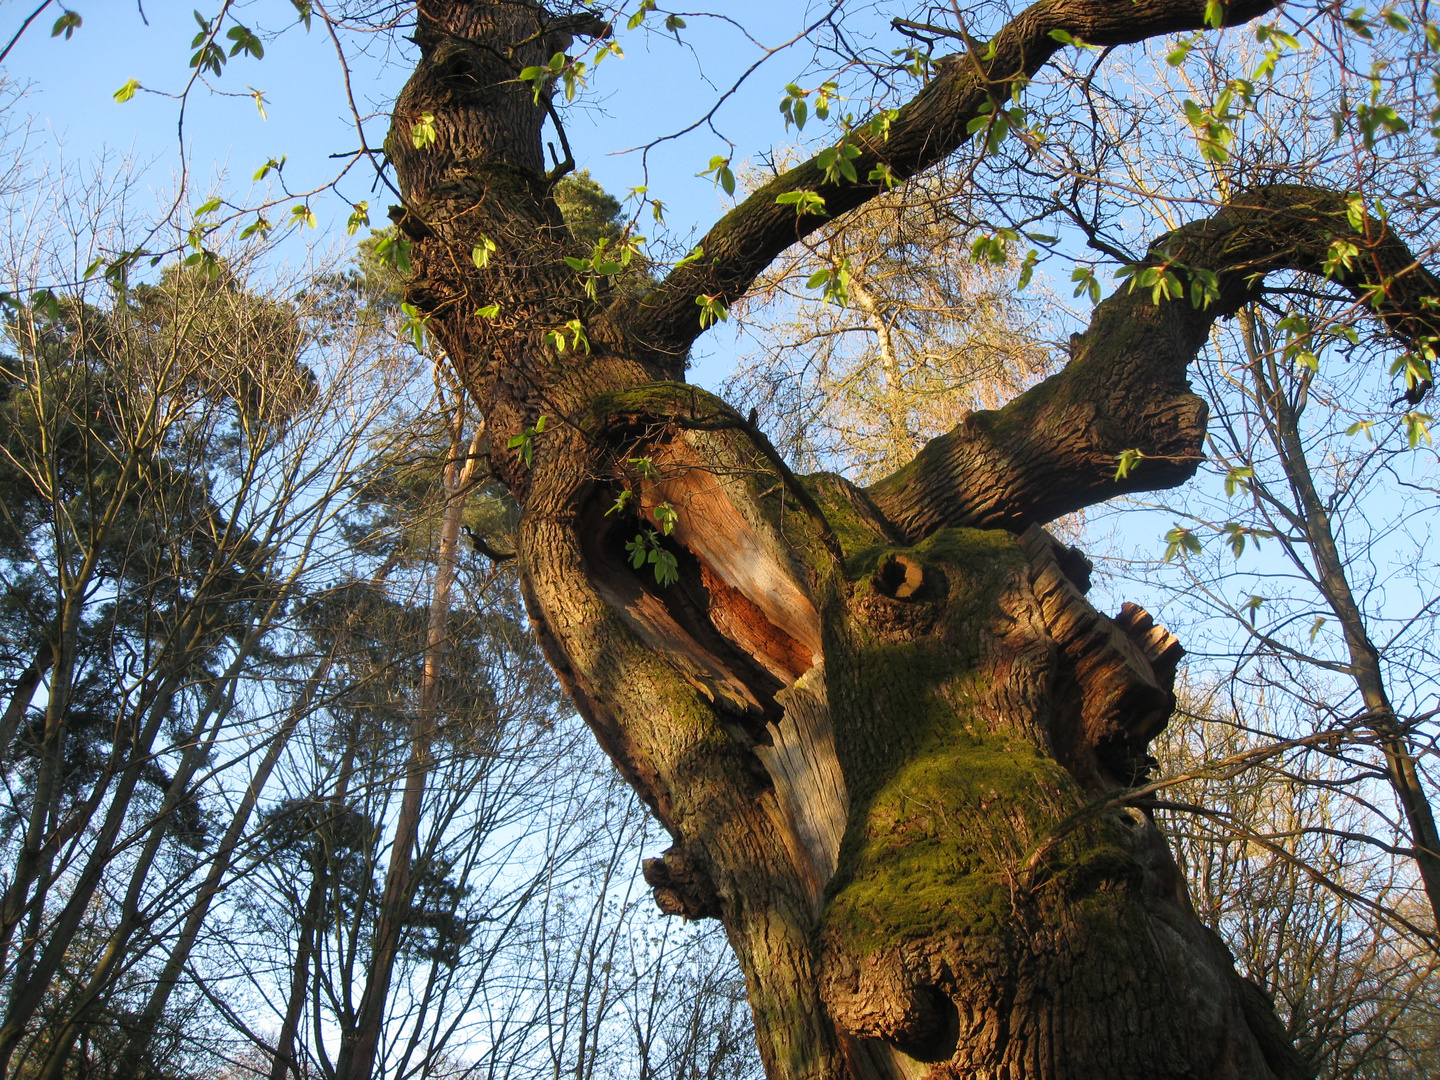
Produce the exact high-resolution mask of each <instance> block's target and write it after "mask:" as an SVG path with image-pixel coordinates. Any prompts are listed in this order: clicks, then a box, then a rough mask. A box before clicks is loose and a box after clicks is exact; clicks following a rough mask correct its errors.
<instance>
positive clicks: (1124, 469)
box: [1115, 450, 1145, 480]
mask: <svg viewBox="0 0 1440 1080" xmlns="http://www.w3.org/2000/svg"><path fill="white" fill-rule="evenodd" d="M1144 458H1145V455H1144V454H1142V453H1141V452H1140V451H1139V450H1122V451H1120V453H1118V454H1116V455H1115V479H1116V480H1124V479H1125V478H1126V477H1127V476H1129V475H1130V472H1131V470H1133V469H1134V468H1135V466H1136V465H1139V464H1140V462H1141V461H1142V460H1144Z"/></svg>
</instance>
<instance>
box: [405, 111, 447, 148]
mask: <svg viewBox="0 0 1440 1080" xmlns="http://www.w3.org/2000/svg"><path fill="white" fill-rule="evenodd" d="M439 138H440V133H439V132H437V131H436V130H435V114H434V113H432V112H423V113H421V114H420V118H419V119H418V120H416V121H415V123H414V124H413V125H412V126H411V128H410V141H411V142H412V143H414V144H415V149H416V150H424V149H425V148H426V147H427V146H434V145H435V142H436V140H437V139H439Z"/></svg>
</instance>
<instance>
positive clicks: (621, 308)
mask: <svg viewBox="0 0 1440 1080" xmlns="http://www.w3.org/2000/svg"><path fill="white" fill-rule="evenodd" d="M1206 6H1207V3H1206V0H1039V2H1038V3H1035V4H1032V5H1031V6H1030V7H1028V8H1026V9H1025V10H1024V11H1022V12H1021V13H1020V14H1019V15H1017V16H1016V17H1015V18H1014V19H1012V20H1011V21H1010V22H1009V23H1007V24H1006V25H1005V27H1004V28H1003V29H1002V30H1001V31H1000V32H999V34H997V35H996V37H995V39H994V40H993V41H992V42H991V43H990V48H989V50H987V52H984V53H982V52H980V51H971V52H969V53H956V54H953V55H951V56H947V57H943V58H942V59H941V60H940V61H939V62H938V64H937V69H938V71H937V74H936V76H935V77H934V78H933V79H932V80H931V81H930V82H929V83H928V84H927V85H926V86H925V88H924V89H923V90H921V91H920V92H919V93H918V94H917V95H915V97H914V98H912V99H911V100H910V102H909V103H907V104H906V105H905V106H904V107H903V108H901V109H900V110H899V113H898V115H897V116H896V117H895V118H894V120H893V121H892V122H891V124H890V127H889V132H888V135H886V136H880V135H871V134H868V133H867V130H866V129H864V128H861V129H857V130H855V131H852V132H851V135H850V141H851V142H852V143H853V144H854V145H855V146H857V147H858V148H859V149H860V151H861V154H860V156H859V157H858V158H855V159H854V161H853V164H854V166H855V170H856V174H857V176H858V177H860V178H861V179H860V180H859V181H858V182H857V183H849V182H846V181H844V180H841V181H840V182H838V183H827V182H826V180H825V171H824V170H823V169H822V168H821V167H820V166H819V165H818V164H816V159H814V158H812V159H811V160H809V161H807V162H805V163H804V164H802V165H800V166H798V167H796V168H794V169H791V170H790V171H789V172H787V173H785V174H784V175H782V176H778V177H776V178H775V179H774V180H772V181H770V183H768V184H766V185H765V186H764V187H762V188H760V189H759V190H757V191H756V192H754V193H753V194H752V195H750V196H749V197H748V198H747V199H745V201H744V202H742V203H741V204H740V205H739V206H737V207H736V208H735V209H734V210H732V211H730V213H728V214H726V215H725V216H724V217H723V218H721V219H720V221H719V222H717V223H716V224H715V226H714V227H713V228H712V229H711V230H710V231H709V233H707V234H706V236H705V238H704V240H703V241H701V244H700V248H701V250H702V251H703V253H704V254H703V257H702V258H700V259H697V260H696V261H695V262H692V263H689V264H687V265H684V266H680V267H677V268H676V269H675V270H674V271H672V272H671V273H670V275H669V276H668V277H667V278H666V279H665V281H664V282H662V283H661V284H660V286H659V287H658V288H656V289H655V290H654V291H652V292H651V293H650V294H649V295H647V296H645V297H643V298H641V299H639V300H631V299H626V300H621V301H618V302H617V303H616V305H615V307H614V308H613V309H612V311H611V318H612V319H613V320H614V321H615V322H616V323H617V324H619V325H620V326H622V327H623V328H624V330H625V331H626V333H627V334H628V335H630V336H631V337H632V339H633V340H636V341H638V342H639V343H641V344H643V345H644V346H646V347H648V348H650V349H652V350H654V351H655V352H657V353H661V354H666V355H669V356H672V357H679V356H683V355H684V354H685V352H686V351H687V350H688V349H689V347H690V344H691V343H692V342H693V341H694V340H695V339H696V338H697V337H698V336H699V335H700V332H701V329H702V327H701V325H700V315H701V309H700V307H699V306H698V305H697V304H696V303H695V298H696V297H697V296H700V295H702V294H703V295H707V296H715V297H717V298H718V299H719V301H720V302H721V303H723V304H725V305H727V306H728V305H729V304H731V303H733V302H734V301H736V300H738V299H739V298H740V297H741V296H743V295H744V294H745V292H746V290H748V289H749V287H750V285H751V283H752V282H753V281H754V280H755V277H756V276H757V275H758V274H759V273H760V272H761V271H763V270H764V269H765V268H766V267H767V266H768V265H769V264H770V263H771V261H772V260H774V259H775V257H776V256H777V255H779V254H780V252H782V251H784V250H785V249H786V248H787V247H789V246H790V245H791V244H793V243H795V242H796V241H797V240H799V239H801V238H802V237H804V236H806V235H807V234H809V233H811V232H813V231H814V230H815V229H817V228H820V227H821V226H822V225H824V224H825V222H826V221H828V220H829V217H833V216H835V215H837V214H841V213H844V212H845V211H847V210H853V209H854V208H855V207H857V206H860V205H862V204H864V203H865V202H868V201H869V200H870V199H873V198H874V197H875V196H877V195H879V194H881V193H882V192H883V191H885V190H886V186H885V184H884V182H882V181H880V180H870V179H868V177H869V175H870V172H871V170H872V169H874V168H876V167H877V166H884V167H888V169H889V171H890V174H891V176H893V177H894V178H895V179H896V180H905V179H908V178H909V177H911V176H914V175H915V174H916V173H918V172H920V171H922V170H924V169H926V168H928V167H929V166H931V165H934V164H935V163H937V162H939V161H941V160H943V159H944V158H946V157H948V156H949V155H950V154H952V153H954V151H955V150H956V149H958V148H959V147H960V146H961V145H962V144H963V143H965V142H966V141H967V140H968V139H969V138H970V132H969V131H968V130H967V126H968V125H969V123H970V121H971V120H973V119H975V118H976V117H977V116H981V115H984V113H983V111H982V110H984V109H985V108H987V107H990V108H994V107H996V105H997V103H1003V102H1005V101H1006V100H1007V99H1008V98H1009V96H1010V94H1011V91H1012V89H1014V88H1015V87H1016V86H1017V84H1020V85H1023V83H1024V82H1025V81H1027V80H1028V79H1029V78H1030V77H1031V76H1033V75H1034V74H1035V73H1036V72H1037V71H1039V70H1040V69H1041V68H1042V67H1043V66H1044V65H1045V63H1046V62H1047V61H1048V60H1049V59H1050V57H1051V56H1053V55H1054V54H1055V53H1056V52H1057V51H1058V50H1059V49H1060V48H1062V46H1061V44H1060V42H1059V41H1057V40H1056V39H1055V38H1052V37H1051V36H1050V34H1051V31H1053V30H1060V31H1064V32H1065V33H1068V34H1070V35H1071V36H1073V37H1075V38H1079V39H1081V40H1083V41H1086V42H1089V43H1091V44H1095V45H1126V44H1132V43H1134V42H1138V41H1144V40H1146V39H1147V38H1151V37H1156V36H1158V35H1161V34H1167V33H1173V32H1175V31H1183V30H1200V29H1203V28H1204V27H1205V10H1206ZM1274 6H1275V4H1274V0H1233V2H1232V3H1230V4H1228V5H1226V7H1225V23H1226V25H1237V24H1240V23H1244V22H1248V21H1249V20H1250V19H1253V18H1255V17H1257V16H1259V15H1262V14H1264V13H1265V12H1267V11H1270V10H1271V9H1272V8H1273V7H1274ZM799 191H811V192H816V193H818V194H819V195H821V196H822V197H823V198H824V200H825V208H826V213H827V215H828V216H820V215H817V214H799V215H797V213H796V207H795V206H794V205H781V204H779V203H777V202H776V201H775V200H776V198H777V197H778V196H780V195H783V194H786V193H791V192H799Z"/></svg>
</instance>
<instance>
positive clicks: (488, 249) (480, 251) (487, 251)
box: [470, 234, 570, 270]
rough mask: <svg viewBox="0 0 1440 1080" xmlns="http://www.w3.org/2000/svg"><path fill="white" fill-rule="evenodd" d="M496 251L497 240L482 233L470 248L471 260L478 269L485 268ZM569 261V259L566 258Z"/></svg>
mask: <svg viewBox="0 0 1440 1080" xmlns="http://www.w3.org/2000/svg"><path fill="white" fill-rule="evenodd" d="M494 253H495V241H494V240H491V239H490V238H489V237H488V236H485V235H483V234H482V235H481V236H480V242H479V243H478V244H476V245H475V246H474V247H473V248H471V249H470V261H471V262H473V263H474V264H475V268H476V269H477V270H484V269H485V268H486V267H487V266H489V265H490V256H491V255H493V254H494ZM565 261H566V262H569V261H570V260H569V259H566V260H565Z"/></svg>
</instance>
